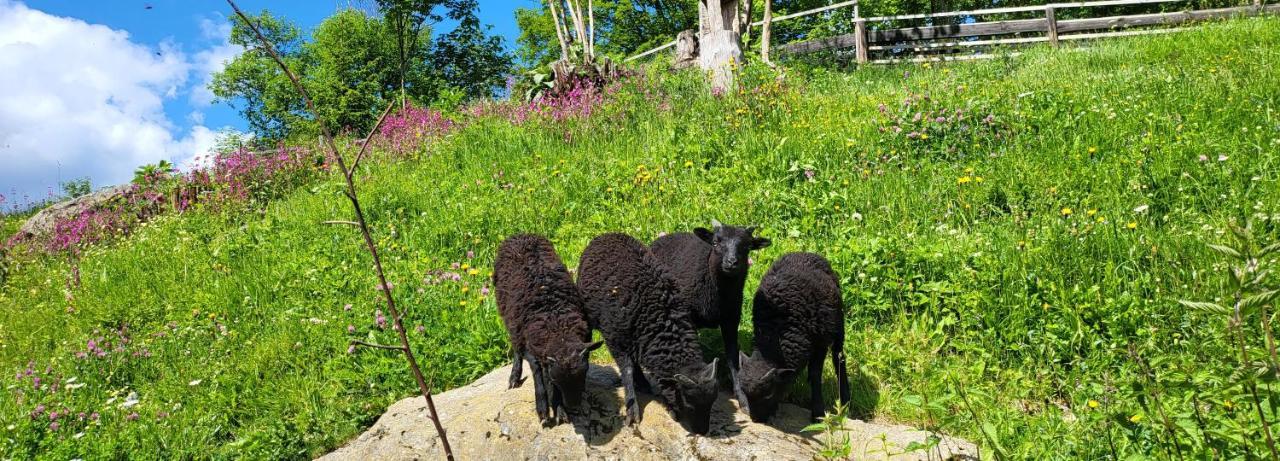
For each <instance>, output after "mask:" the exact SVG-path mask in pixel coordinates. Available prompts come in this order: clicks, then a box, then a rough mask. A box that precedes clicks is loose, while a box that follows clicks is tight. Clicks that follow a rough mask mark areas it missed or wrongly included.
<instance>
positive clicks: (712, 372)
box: [702, 352, 741, 381]
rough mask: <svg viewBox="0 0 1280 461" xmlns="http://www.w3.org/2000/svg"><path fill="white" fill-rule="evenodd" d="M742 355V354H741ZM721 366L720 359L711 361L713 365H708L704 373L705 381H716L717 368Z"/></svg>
mask: <svg viewBox="0 0 1280 461" xmlns="http://www.w3.org/2000/svg"><path fill="white" fill-rule="evenodd" d="M739 354H741V352H739ZM719 364H720V358H719V357H717V358H714V359H711V363H710V364H708V365H707V368H705V369H704V370H703V372H702V379H703V381H714V380H715V379H716V366H717V365H719Z"/></svg>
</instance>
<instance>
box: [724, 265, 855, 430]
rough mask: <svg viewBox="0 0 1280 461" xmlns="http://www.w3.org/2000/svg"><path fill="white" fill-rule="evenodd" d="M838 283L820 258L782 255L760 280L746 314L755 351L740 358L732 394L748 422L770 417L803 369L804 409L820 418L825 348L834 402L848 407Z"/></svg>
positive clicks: (842, 309)
mask: <svg viewBox="0 0 1280 461" xmlns="http://www.w3.org/2000/svg"><path fill="white" fill-rule="evenodd" d="M839 280H840V279H839V278H838V277H836V274H835V272H834V271H832V270H831V264H830V263H828V262H827V260H826V259H823V257H821V256H818V255H816V254H813V253H787V254H786V255H783V256H782V258H780V259H778V261H777V262H775V263H773V266H772V267H770V268H769V271H768V272H766V273H765V275H764V279H762V280H761V281H760V288H759V289H757V290H756V297H755V302H754V303H753V304H752V310H751V312H752V317H751V321H752V324H753V327H754V328H755V346H756V351H755V352H754V353H752V354H751V357H747V356H746V355H742V356H741V357H740V360H741V361H742V370H741V371H740V373H739V376H738V379H737V380H736V382H737V383H738V385H739V388H737V389H735V392H736V393H737V396H738V404H739V405H741V406H742V407H743V409H745V410H746V411H747V414H749V415H751V419H752V420H753V421H757V422H761V421H766V420H768V419H769V418H770V417H772V416H773V414H774V412H776V411H777V409H778V402H779V401H780V400H781V399H782V396H783V394H784V393H785V391H786V388H787V386H788V385H789V384H790V383H791V380H792V379H793V378H795V375H796V372H797V371H799V370H800V368H803V367H806V366H807V367H808V368H809V388H810V390H811V395H810V397H811V400H810V405H809V409H810V410H811V411H812V415H813V417H814V418H818V417H820V416H822V414H823V409H824V408H825V406H824V405H823V402H822V361H823V360H822V359H823V358H825V357H826V355H827V349H828V348H830V349H831V364H832V365H833V366H834V367H835V371H836V378H837V379H838V380H839V384H840V401H841V402H843V403H845V404H848V403H849V376H848V374H847V371H846V370H845V357H844V304H843V301H842V300H841V294H840V282H839Z"/></svg>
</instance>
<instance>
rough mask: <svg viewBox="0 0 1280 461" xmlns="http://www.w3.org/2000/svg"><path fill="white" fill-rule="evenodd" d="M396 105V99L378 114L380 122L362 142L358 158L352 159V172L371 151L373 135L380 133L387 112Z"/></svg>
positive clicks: (375, 124)
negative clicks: (366, 153)
mask: <svg viewBox="0 0 1280 461" xmlns="http://www.w3.org/2000/svg"><path fill="white" fill-rule="evenodd" d="M406 101H407V100H406ZM406 104H407V102H406ZM395 106H396V102H395V101H391V102H390V103H389V104H387V108H386V109H385V110H383V111H382V115H379V116H378V123H374V124H373V129H371V130H369V135H368V136H365V137H364V142H362V143H360V153H358V154H356V159H355V160H352V161H351V173H352V174H355V171H356V169H357V168H360V160H361V159H363V158H364V154H365V152H368V151H369V143H370V142H373V135H375V134H377V133H378V128H381V127H382V122H383V121H385V120H386V119H387V114H390V113H391V108H393V107H395Z"/></svg>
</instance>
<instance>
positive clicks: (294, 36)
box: [209, 10, 309, 140]
mask: <svg viewBox="0 0 1280 461" xmlns="http://www.w3.org/2000/svg"><path fill="white" fill-rule="evenodd" d="M252 20H253V22H254V23H255V24H257V26H258V28H259V29H260V30H261V31H262V33H263V35H264V36H266V38H267V40H269V41H271V44H272V46H274V47H275V49H276V50H277V51H279V52H280V54H281V57H282V58H284V60H285V62H286V63H288V64H289V65H290V66H291V67H293V68H294V69H299V70H300V71H302V70H305V69H306V68H307V67H308V66H307V65H306V64H307V63H308V61H309V59H308V58H307V56H305V54H304V52H303V48H302V44H303V42H302V38H301V33H300V32H299V30H298V27H297V26H295V25H293V23H291V22H289V21H287V20H284V19H282V18H277V17H275V16H273V15H272V14H271V13H270V12H268V11H266V10H263V11H262V13H260V14H258V15H256V16H252ZM229 41H230V42H231V43H232V44H235V45H238V46H241V47H244V48H245V52H244V53H242V54H241V55H240V56H238V57H236V58H235V59H234V60H232V61H231V62H228V63H227V65H226V67H225V68H223V70H222V71H221V72H217V73H215V74H214V75H213V80H212V81H211V82H210V84H209V90H210V91H212V92H213V94H214V96H215V101H216V102H225V103H227V104H229V105H231V106H232V107H235V108H237V109H238V110H239V111H240V115H241V116H242V117H244V119H245V121H247V122H248V124H249V129H250V130H251V131H253V132H254V133H255V134H256V135H258V137H260V138H263V139H267V140H274V139H283V138H284V137H285V135H286V134H287V133H289V132H290V130H291V129H293V128H294V127H296V126H298V125H301V124H306V123H309V118H308V117H307V116H306V115H305V114H304V113H303V109H304V107H303V103H302V100H301V99H300V98H298V96H297V95H296V92H295V91H294V90H293V88H292V87H291V86H290V84H289V80H288V77H286V76H285V75H284V73H283V72H281V71H280V69H279V68H278V67H277V66H276V65H275V63H274V62H272V61H271V57H270V56H268V55H267V54H266V52H265V51H262V50H261V49H259V48H258V47H257V39H256V38H255V37H254V35H253V31H251V30H249V28H248V27H246V26H245V25H244V24H243V23H241V22H239V21H234V22H233V23H232V26H231V37H230V39H229Z"/></svg>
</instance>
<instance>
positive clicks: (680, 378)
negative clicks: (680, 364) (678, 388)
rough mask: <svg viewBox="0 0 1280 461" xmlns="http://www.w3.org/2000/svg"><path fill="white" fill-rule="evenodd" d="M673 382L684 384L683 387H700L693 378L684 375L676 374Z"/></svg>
mask: <svg viewBox="0 0 1280 461" xmlns="http://www.w3.org/2000/svg"><path fill="white" fill-rule="evenodd" d="M672 380H673V381H676V382H679V383H680V384H683V385H685V386H697V385H698V383H696V382H694V381H693V379H692V378H690V377H688V376H685V375H683V374H681V373H676V375H675V376H674V377H673V378H672Z"/></svg>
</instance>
